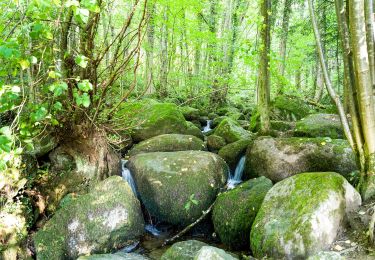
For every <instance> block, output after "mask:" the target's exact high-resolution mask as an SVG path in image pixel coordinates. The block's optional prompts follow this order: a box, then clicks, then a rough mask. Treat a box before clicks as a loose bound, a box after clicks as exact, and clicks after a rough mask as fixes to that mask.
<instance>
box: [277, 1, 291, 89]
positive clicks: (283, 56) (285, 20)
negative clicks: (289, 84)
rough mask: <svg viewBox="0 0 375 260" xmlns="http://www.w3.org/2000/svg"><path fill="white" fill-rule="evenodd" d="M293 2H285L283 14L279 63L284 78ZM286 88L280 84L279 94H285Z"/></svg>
mask: <svg viewBox="0 0 375 260" xmlns="http://www.w3.org/2000/svg"><path fill="white" fill-rule="evenodd" d="M291 7H292V0H285V4H284V12H283V22H282V25H281V27H282V32H281V39H280V45H279V55H280V58H281V62H280V63H279V66H278V67H279V73H280V75H281V76H282V77H284V76H285V59H286V45H287V42H288V32H289V18H290V13H291V11H292V8H291ZM283 88H284V86H283V83H282V82H281V84H279V92H280V93H283V92H284V90H283Z"/></svg>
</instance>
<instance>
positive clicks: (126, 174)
mask: <svg viewBox="0 0 375 260" xmlns="http://www.w3.org/2000/svg"><path fill="white" fill-rule="evenodd" d="M127 162H128V160H121V167H122V178H123V179H124V180H125V181H127V182H128V184H129V186H130V188H131V189H132V191H133V193H134V195H135V196H136V197H137V188H136V185H135V182H134V179H133V176H132V174H131V172H130V170H129V169H128V168H126V163H127Z"/></svg>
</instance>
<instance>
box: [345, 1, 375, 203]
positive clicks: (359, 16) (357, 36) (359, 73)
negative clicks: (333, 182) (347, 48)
mask: <svg viewBox="0 0 375 260" xmlns="http://www.w3.org/2000/svg"><path fill="white" fill-rule="evenodd" d="M364 2H365V1H358V0H349V27H350V33H351V37H350V39H351V47H352V51H353V61H354V69H355V72H356V73H355V75H356V83H357V84H356V91H357V92H358V95H357V102H358V110H359V114H360V122H361V127H362V133H363V139H364V163H363V165H362V178H361V185H360V190H361V193H362V197H363V199H364V200H367V199H369V198H371V197H374V196H375V101H374V96H373V84H372V75H371V69H372V68H371V63H370V61H369V60H370V59H371V58H372V57H371V56H370V57H369V54H371V53H373V50H371V51H369V48H371V46H373V41H374V38H373V37H370V39H368V37H364V36H365V35H366V19H365V3H364ZM367 42H372V44H370V45H368V44H367Z"/></svg>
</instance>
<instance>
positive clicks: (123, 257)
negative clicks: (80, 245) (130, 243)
mask: <svg viewBox="0 0 375 260" xmlns="http://www.w3.org/2000/svg"><path fill="white" fill-rule="evenodd" d="M148 259H150V258H148V257H145V256H143V255H139V254H136V253H123V252H118V253H115V254H95V255H90V256H81V257H79V258H78V259H77V260H148Z"/></svg>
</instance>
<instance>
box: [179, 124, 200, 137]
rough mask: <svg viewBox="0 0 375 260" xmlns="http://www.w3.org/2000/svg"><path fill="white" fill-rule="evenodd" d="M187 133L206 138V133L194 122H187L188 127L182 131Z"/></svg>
mask: <svg viewBox="0 0 375 260" xmlns="http://www.w3.org/2000/svg"><path fill="white" fill-rule="evenodd" d="M182 133H183V134H185V135H194V136H196V137H198V138H200V139H202V140H204V134H203V133H202V131H201V129H200V128H198V127H197V126H196V125H195V124H194V123H192V122H189V121H188V122H186V129H185V130H184V131H182Z"/></svg>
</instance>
